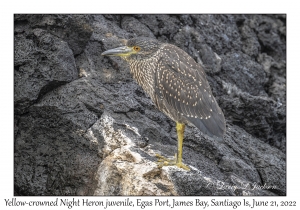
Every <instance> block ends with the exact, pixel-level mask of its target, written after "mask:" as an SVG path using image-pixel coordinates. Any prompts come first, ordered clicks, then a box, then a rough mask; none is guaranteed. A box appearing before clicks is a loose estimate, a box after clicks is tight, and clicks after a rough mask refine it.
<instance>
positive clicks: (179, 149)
mask: <svg viewBox="0 0 300 210" xmlns="http://www.w3.org/2000/svg"><path fill="white" fill-rule="evenodd" d="M184 128H185V125H184V124H182V123H179V122H176V131H177V136H178V147H177V155H176V165H177V167H179V168H183V169H185V170H190V169H189V167H187V166H186V165H184V164H183V163H182V146H183V136H184Z"/></svg>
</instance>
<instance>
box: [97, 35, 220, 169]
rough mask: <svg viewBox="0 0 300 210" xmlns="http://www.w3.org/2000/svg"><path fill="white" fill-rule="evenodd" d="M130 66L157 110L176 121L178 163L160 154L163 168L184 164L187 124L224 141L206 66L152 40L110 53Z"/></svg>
mask: <svg viewBox="0 0 300 210" xmlns="http://www.w3.org/2000/svg"><path fill="white" fill-rule="evenodd" d="M102 55H106V56H120V57H121V58H123V59H124V60H126V61H127V62H128V64H129V66H130V72H131V74H132V75H133V78H134V79H135V80H136V81H137V82H138V84H139V85H141V86H142V88H143V89H144V91H145V92H146V93H147V94H148V95H149V96H150V97H151V99H152V101H153V102H154V104H155V105H156V107H157V108H158V109H159V110H160V111H162V112H163V113H165V114H166V115H167V116H169V117H170V118H171V119H172V120H174V121H175V122H176V130H177V135H178V151H177V154H176V155H175V159H174V160H168V159H167V158H164V157H162V156H160V155H157V156H158V157H159V158H160V159H159V161H160V162H161V164H160V165H161V166H162V165H177V167H180V168H183V169H186V170H189V168H188V167H187V166H186V165H184V164H183V163H182V145H183V136H184V128H185V124H186V123H187V122H190V123H192V124H194V125H195V126H196V127H197V128H199V129H200V131H202V132H203V133H205V134H207V135H209V136H211V137H213V138H215V139H216V140H219V141H221V140H223V135H224V132H225V118H224V115H223V112H222V110H221V109H220V107H219V106H218V104H217V102H216V99H215V98H214V96H213V95H212V92H211V89H210V86H209V84H208V82H207V79H206V75H205V72H204V69H203V67H202V66H201V65H200V64H198V63H196V62H195V61H194V59H193V58H191V57H190V56H189V55H188V54H187V53H186V52H184V51H183V50H181V49H180V48H178V47H176V46H174V45H171V44H166V43H162V42H160V41H158V40H155V39H150V38H144V37H139V38H133V39H130V40H128V41H127V43H126V46H122V47H118V48H115V49H111V50H107V51H105V52H103V53H102Z"/></svg>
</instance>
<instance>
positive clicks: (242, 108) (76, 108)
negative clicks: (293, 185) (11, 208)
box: [14, 14, 286, 195]
mask: <svg viewBox="0 0 300 210" xmlns="http://www.w3.org/2000/svg"><path fill="white" fill-rule="evenodd" d="M285 28H286V20H285V16H284V15H108V14H107V15H24V14H23V15H15V28H14V32H15V33H14V34H15V36H14V39H15V55H14V57H15V59H14V67H15V68H14V75H15V78H14V103H15V116H14V117H15V122H14V136H15V139H14V156H15V159H14V170H15V171H14V177H15V178H14V185H15V189H14V190H15V195H286V163H285V162H286V154H285V151H286V55H285V54H286V32H285V30H286V29H285ZM136 36H146V37H152V38H156V39H158V40H161V41H164V42H168V43H171V44H174V45H177V46H178V47H180V48H182V49H183V50H185V51H186V52H187V53H189V54H190V55H191V56H192V57H193V58H194V59H195V60H196V61H197V62H198V63H201V64H202V65H204V66H205V67H206V73H207V78H208V81H209V83H210V85H211V88H212V90H213V94H214V95H215V96H216V99H217V101H218V103H219V105H220V107H221V108H222V110H223V111H224V114H225V118H226V121H227V125H226V126H227V130H226V134H225V137H224V142H222V143H220V142H216V141H214V139H212V138H210V137H207V136H205V135H203V134H202V133H201V131H199V130H198V129H197V128H195V127H193V126H187V127H186V132H185V141H184V149H183V160H184V163H186V164H187V165H189V166H190V168H191V171H184V170H182V169H178V168H176V167H170V166H168V167H162V168H158V167H157V165H156V157H155V154H162V155H164V156H168V157H172V156H174V153H175V151H176V146H177V136H176V131H175V126H174V125H175V123H174V122H172V121H171V120H170V119H169V118H168V117H167V116H165V115H164V114H162V113H161V112H160V111H158V110H157V109H156V108H155V106H154V104H153V103H152V101H151V100H150V98H149V97H148V96H147V95H146V94H145V93H144V91H143V90H142V88H141V87H140V86H139V85H138V84H137V83H136V82H135V81H134V80H133V79H132V76H131V75H130V73H129V67H128V65H127V64H126V63H125V62H124V61H123V60H121V59H120V58H116V57H103V56H101V53H102V52H103V51H105V50H107V49H110V48H113V47H118V46H121V45H123V42H124V40H123V39H128V38H131V37H136ZM261 186H263V189H260V187H261Z"/></svg>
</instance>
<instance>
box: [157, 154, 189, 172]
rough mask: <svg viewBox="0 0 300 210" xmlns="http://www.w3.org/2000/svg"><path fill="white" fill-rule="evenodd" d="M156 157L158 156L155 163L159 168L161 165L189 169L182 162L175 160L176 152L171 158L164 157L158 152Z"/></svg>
mask: <svg viewBox="0 0 300 210" xmlns="http://www.w3.org/2000/svg"><path fill="white" fill-rule="evenodd" d="M156 157H157V158H158V160H157V162H158V163H157V165H158V167H159V168H161V167H163V166H177V167H178V168H182V169H184V170H187V171H189V170H190V168H189V167H188V166H186V165H185V164H183V163H182V162H177V161H176V160H177V158H176V154H175V158H172V159H169V158H166V157H164V156H162V155H159V154H156Z"/></svg>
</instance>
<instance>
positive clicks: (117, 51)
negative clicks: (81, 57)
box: [101, 46, 135, 56]
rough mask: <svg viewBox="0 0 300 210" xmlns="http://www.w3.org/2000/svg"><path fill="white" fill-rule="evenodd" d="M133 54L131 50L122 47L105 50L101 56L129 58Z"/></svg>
mask: <svg viewBox="0 0 300 210" xmlns="http://www.w3.org/2000/svg"><path fill="white" fill-rule="evenodd" d="M133 53H135V51H134V50H133V48H131V47H127V46H122V47H118V48H114V49H111V50H107V51H105V52H103V53H102V54H101V55H106V56H129V55H131V54H133Z"/></svg>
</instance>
